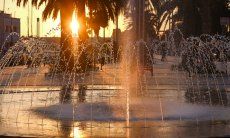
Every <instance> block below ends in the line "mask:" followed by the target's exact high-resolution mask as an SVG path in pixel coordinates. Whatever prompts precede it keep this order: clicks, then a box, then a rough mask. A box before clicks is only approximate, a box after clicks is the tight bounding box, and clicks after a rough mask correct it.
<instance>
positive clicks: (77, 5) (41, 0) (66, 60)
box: [17, 0, 126, 71]
mask: <svg viewBox="0 0 230 138" xmlns="http://www.w3.org/2000/svg"><path fill="white" fill-rule="evenodd" d="M125 1H126V0H68V1H66V0H31V4H32V5H34V6H36V7H40V6H41V5H42V4H45V5H46V6H45V9H44V11H43V19H44V20H46V19H47V18H49V17H52V18H53V19H56V18H57V17H58V13H59V12H60V18H61V52H60V66H61V69H62V70H67V71H72V70H73V69H74V64H75V62H74V53H73V43H72V40H73V39H72V31H71V28H70V22H71V21H72V15H73V13H74V11H75V10H77V15H78V21H79V24H80V29H79V37H80V39H81V40H82V41H83V42H84V41H85V40H86V39H87V37H88V34H87V24H86V22H87V20H86V8H85V7H86V6H87V7H88V8H89V11H90V14H91V13H93V12H96V13H97V11H100V12H102V13H103V15H104V16H106V17H107V18H106V20H107V22H108V20H110V19H111V20H113V21H114V18H115V14H118V13H119V12H120V11H121V10H122V9H123V8H124V7H125ZM28 2H29V0H17V5H18V6H20V5H21V4H23V6H25V5H26V4H27V3H28ZM91 15H92V14H91ZM104 16H103V17H104ZM90 17H91V18H92V16H90ZM96 18H98V17H96ZM106 20H105V21H106ZM98 24H99V23H98ZM105 25H108V24H105Z"/></svg>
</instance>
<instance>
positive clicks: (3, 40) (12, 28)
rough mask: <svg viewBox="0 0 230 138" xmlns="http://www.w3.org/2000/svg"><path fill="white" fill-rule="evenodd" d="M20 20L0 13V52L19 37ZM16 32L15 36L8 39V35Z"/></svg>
mask: <svg viewBox="0 0 230 138" xmlns="http://www.w3.org/2000/svg"><path fill="white" fill-rule="evenodd" d="M20 30H21V28H20V19H19V18H14V17H12V16H11V15H10V14H6V13H4V12H3V11H0V46H1V52H3V51H6V50H7V49H8V48H9V47H10V46H11V45H12V44H13V43H15V42H17V41H18V39H19V37H20ZM12 32H16V33H17V35H12V36H10V37H9V35H10V33H12Z"/></svg>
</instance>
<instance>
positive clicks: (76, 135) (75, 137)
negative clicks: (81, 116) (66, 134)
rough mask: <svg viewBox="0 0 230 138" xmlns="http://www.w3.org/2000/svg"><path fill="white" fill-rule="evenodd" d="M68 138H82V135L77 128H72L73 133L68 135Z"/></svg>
mask: <svg viewBox="0 0 230 138" xmlns="http://www.w3.org/2000/svg"><path fill="white" fill-rule="evenodd" d="M70 137H73V138H83V134H82V132H81V131H80V130H79V128H78V127H74V129H73V132H72V133H71V134H70Z"/></svg>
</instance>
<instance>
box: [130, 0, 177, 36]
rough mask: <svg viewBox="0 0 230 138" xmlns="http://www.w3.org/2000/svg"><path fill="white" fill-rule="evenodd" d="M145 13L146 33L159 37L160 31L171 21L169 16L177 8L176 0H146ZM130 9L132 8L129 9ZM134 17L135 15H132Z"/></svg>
mask: <svg viewBox="0 0 230 138" xmlns="http://www.w3.org/2000/svg"><path fill="white" fill-rule="evenodd" d="M146 4H147V5H146V6H147V7H148V8H147V10H146V11H145V26H146V27H148V28H146V32H147V33H148V34H149V35H150V36H153V37H159V35H160V32H161V29H162V28H164V30H165V28H166V27H165V26H166V25H167V24H168V23H169V21H170V20H171V14H172V12H173V11H174V10H175V9H176V7H177V0H148V1H147V3H146ZM131 8H132V7H131ZM133 16H135V15H133Z"/></svg>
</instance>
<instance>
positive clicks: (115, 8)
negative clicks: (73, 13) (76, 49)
mask: <svg viewBox="0 0 230 138" xmlns="http://www.w3.org/2000/svg"><path fill="white" fill-rule="evenodd" d="M126 3H127V0H81V1H76V9H77V14H78V20H79V22H80V26H81V29H80V30H79V35H80V36H81V38H83V40H84V39H86V38H87V37H88V36H87V33H86V32H87V31H86V29H87V24H88V28H92V29H93V30H94V32H95V34H96V36H98V33H99V30H100V27H103V28H105V27H107V26H108V23H109V20H112V21H113V22H114V21H115V19H116V18H117V17H118V15H119V14H120V13H121V12H122V11H123V10H124V9H125V6H126ZM85 7H88V10H89V17H88V20H87V17H86V12H85Z"/></svg>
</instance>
